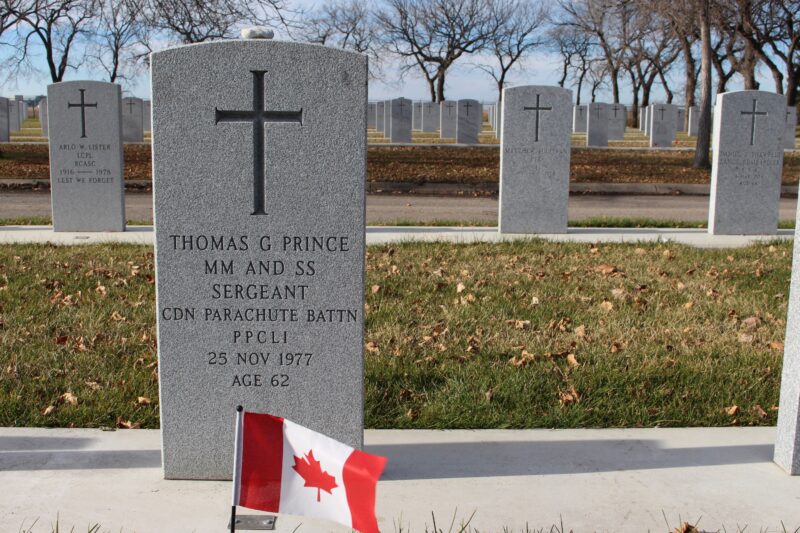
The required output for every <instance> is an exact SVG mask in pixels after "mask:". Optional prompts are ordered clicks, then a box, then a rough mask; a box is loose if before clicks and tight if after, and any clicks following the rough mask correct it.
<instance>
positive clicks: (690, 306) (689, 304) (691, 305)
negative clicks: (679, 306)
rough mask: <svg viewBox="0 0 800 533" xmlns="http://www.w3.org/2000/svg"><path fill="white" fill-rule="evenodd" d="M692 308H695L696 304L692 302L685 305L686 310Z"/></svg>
mask: <svg viewBox="0 0 800 533" xmlns="http://www.w3.org/2000/svg"><path fill="white" fill-rule="evenodd" d="M692 307H694V302H693V301H691V300H690V301H688V302H686V303H685V304H683V308H684V309H691V308H692Z"/></svg>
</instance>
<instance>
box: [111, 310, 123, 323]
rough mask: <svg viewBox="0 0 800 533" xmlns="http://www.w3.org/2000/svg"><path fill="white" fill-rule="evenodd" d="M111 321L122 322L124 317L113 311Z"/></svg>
mask: <svg viewBox="0 0 800 533" xmlns="http://www.w3.org/2000/svg"><path fill="white" fill-rule="evenodd" d="M111 320H113V321H114V322H124V321H125V317H124V316H122V315H121V314H119V313H118V312H116V311H114V312H113V313H111Z"/></svg>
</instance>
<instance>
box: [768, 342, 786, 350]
mask: <svg viewBox="0 0 800 533" xmlns="http://www.w3.org/2000/svg"><path fill="white" fill-rule="evenodd" d="M769 347H770V348H772V349H773V350H776V351H778V352H782V351H783V343H782V342H780V341H772V342H770V343H769Z"/></svg>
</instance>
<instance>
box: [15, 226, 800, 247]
mask: <svg viewBox="0 0 800 533" xmlns="http://www.w3.org/2000/svg"><path fill="white" fill-rule="evenodd" d="M793 237H794V230H778V234H777V235H750V236H741V235H709V234H708V232H707V231H706V230H702V229H657V228H570V230H569V232H568V233H566V234H551V235H544V234H542V235H519V234H503V235H501V234H500V233H498V232H497V228H478V227H463V228H460V227H444V226H439V227H431V226H428V227H419V226H417V227H415V226H369V227H368V228H367V244H368V245H369V244H389V243H399V242H410V241H416V242H450V243H463V244H466V243H474V242H504V241H513V240H520V239H546V240H548V241H552V242H584V243H636V242H676V243H680V244H687V245H689V246H695V247H698V248H738V247H742V246H747V245H750V244H753V243H756V242H762V241H772V240H775V239H781V240H782V239H791V238H793ZM108 242H118V243H128V244H152V243H153V227H152V226H128V230H127V231H125V232H122V233H71V232H62V233H55V232H54V231H53V228H52V227H51V226H0V244H24V243H51V244H57V245H75V244H99V243H108Z"/></svg>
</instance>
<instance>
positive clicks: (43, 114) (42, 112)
mask: <svg viewBox="0 0 800 533" xmlns="http://www.w3.org/2000/svg"><path fill="white" fill-rule="evenodd" d="M39 122H40V123H41V125H42V136H43V137H47V132H48V122H47V97H44V98H42V99H41V100H39Z"/></svg>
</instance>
